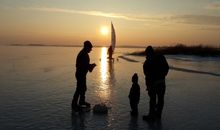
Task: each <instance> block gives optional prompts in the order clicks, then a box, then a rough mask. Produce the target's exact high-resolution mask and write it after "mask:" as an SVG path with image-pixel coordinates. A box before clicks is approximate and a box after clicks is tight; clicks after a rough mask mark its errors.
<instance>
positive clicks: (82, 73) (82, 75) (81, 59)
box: [72, 41, 96, 111]
mask: <svg viewBox="0 0 220 130" xmlns="http://www.w3.org/2000/svg"><path fill="white" fill-rule="evenodd" d="M91 50H92V44H91V42H90V41H85V42H84V47H83V49H82V50H81V51H80V52H79V54H78V56H77V59H76V73H75V77H76V80H77V87H76V91H75V94H74V96H73V100H72V109H73V110H74V111H78V110H79V106H86V107H90V104H89V103H88V102H86V101H85V93H86V89H87V86H86V74H87V73H88V71H89V72H92V70H93V69H94V67H95V66H96V64H95V63H93V64H90V58H89V55H88V53H90V52H91ZM78 98H79V104H78Z"/></svg>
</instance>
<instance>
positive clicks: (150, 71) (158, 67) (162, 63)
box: [143, 55, 169, 84]
mask: <svg viewBox="0 0 220 130" xmlns="http://www.w3.org/2000/svg"><path fill="white" fill-rule="evenodd" d="M143 70H144V74H145V79H146V84H151V83H152V82H155V81H158V80H164V79H165V77H166V75H167V73H168V71H169V66H168V63H167V61H166V58H165V57H164V56H163V55H155V56H153V57H152V58H151V59H146V61H145V62H144V65H143Z"/></svg>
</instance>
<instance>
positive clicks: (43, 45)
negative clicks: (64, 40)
mask: <svg viewBox="0 0 220 130" xmlns="http://www.w3.org/2000/svg"><path fill="white" fill-rule="evenodd" d="M5 46H36V47H82V46H81V45H55V44H51V45H48V44H5ZM94 47H108V46H94ZM117 48H146V46H126V45H121V46H117Z"/></svg>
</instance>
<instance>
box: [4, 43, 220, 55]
mask: <svg viewBox="0 0 220 130" xmlns="http://www.w3.org/2000/svg"><path fill="white" fill-rule="evenodd" d="M5 46H33V47H82V46H80V45H55V44H54V45H53V44H51V45H48V44H5ZM94 47H107V46H94ZM117 48H143V51H139V52H132V53H126V55H134V56H145V53H144V50H145V48H146V47H145V46H125V45H122V46H117ZM154 49H155V51H156V52H157V53H159V54H163V55H196V56H220V48H218V47H212V46H204V45H194V46H193V45H192V46H186V45H183V44H177V45H174V46H163V47H154Z"/></svg>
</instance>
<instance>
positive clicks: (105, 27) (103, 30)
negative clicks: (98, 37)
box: [100, 26, 109, 35]
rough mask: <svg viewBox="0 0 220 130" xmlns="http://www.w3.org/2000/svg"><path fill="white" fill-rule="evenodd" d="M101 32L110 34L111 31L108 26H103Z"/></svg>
mask: <svg viewBox="0 0 220 130" xmlns="http://www.w3.org/2000/svg"><path fill="white" fill-rule="evenodd" d="M100 32H101V34H102V35H108V33H109V29H108V27H107V26H102V27H101V29H100Z"/></svg>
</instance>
